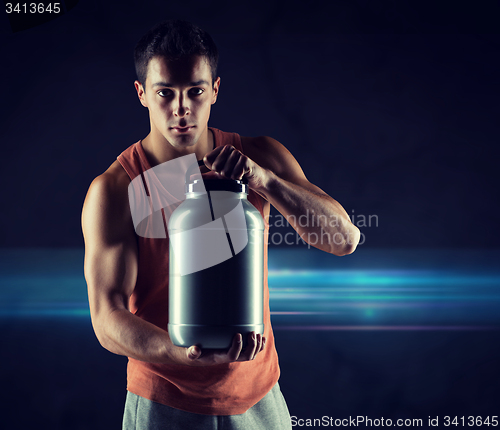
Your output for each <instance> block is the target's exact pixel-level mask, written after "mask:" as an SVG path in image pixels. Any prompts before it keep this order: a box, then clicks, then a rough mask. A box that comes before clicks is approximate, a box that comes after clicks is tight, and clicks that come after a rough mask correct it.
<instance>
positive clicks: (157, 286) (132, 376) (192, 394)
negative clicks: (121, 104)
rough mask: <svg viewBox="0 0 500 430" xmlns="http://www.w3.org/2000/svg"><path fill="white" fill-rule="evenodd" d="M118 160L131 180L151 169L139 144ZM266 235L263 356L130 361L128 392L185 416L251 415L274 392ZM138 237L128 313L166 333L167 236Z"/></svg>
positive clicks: (221, 141)
mask: <svg viewBox="0 0 500 430" xmlns="http://www.w3.org/2000/svg"><path fill="white" fill-rule="evenodd" d="M210 130H211V131H212V132H213V135H214V139H215V146H224V145H228V144H229V145H233V146H234V147H235V148H237V149H238V150H240V151H242V146H241V138H240V136H239V135H238V134H236V133H227V132H223V131H221V130H218V129H216V128H212V127H210ZM242 152H243V151H242ZM117 159H118V161H119V162H120V164H121V165H122V166H123V168H124V169H125V171H126V172H127V174H128V176H129V177H130V179H131V180H133V179H134V178H135V177H137V176H139V175H141V174H142V173H143V172H145V171H147V170H149V169H151V166H150V164H149V162H148V160H147V158H146V154H145V152H144V149H143V147H142V143H141V141H139V142H137V143H135V144H133V145H131V146H130V147H129V148H127V149H126V150H125V151H123V152H122V153H121V154H120V155H119V156H118V157H117ZM151 172H152V171H151ZM149 173H150V172H149ZM149 173H148V175H149ZM146 192H147V190H146ZM248 200H249V201H250V203H252V204H253V205H254V206H255V207H256V208H257V209H258V210H259V211H260V212H261V214H262V216H263V217H264V213H263V203H264V200H263V199H262V197H260V196H259V195H258V194H257V193H255V192H254V191H252V190H250V192H249V195H248ZM162 210H163V209H162ZM164 210H171V209H164ZM268 234H269V224H268V223H265V231H264V243H265V250H264V336H265V337H266V347H265V348H264V351H262V352H261V353H259V354H258V355H257V356H256V358H255V359H254V360H253V361H244V362H235V363H227V364H219V365H215V366H206V367H191V366H187V365H186V366H185V365H173V364H158V363H146V362H143V361H139V360H135V359H133V358H130V357H129V360H128V366H127V390H128V391H130V392H132V393H134V394H137V395H138V396H141V397H144V398H146V399H149V400H152V401H155V402H158V403H162V404H164V405H167V406H170V407H173V408H176V409H181V410H184V411H187V412H193V413H198V414H207V415H236V414H242V413H244V412H245V411H247V410H248V409H249V408H250V407H252V406H253V405H255V404H256V403H257V402H258V401H259V400H261V399H262V398H263V397H264V396H265V395H266V394H267V393H268V392H269V391H270V390H271V388H272V387H273V386H274V385H275V384H276V382H277V381H278V378H279V374H280V370H279V365H278V354H277V352H276V348H275V344H274V336H273V332H272V328H271V317H270V311H269V288H268V283H267V275H268V273H267V244H268ZM136 236H137V243H138V251H139V267H138V273H137V282H136V285H135V288H134V291H133V293H132V295H131V296H130V301H129V306H130V311H131V312H132V313H133V314H135V315H137V316H139V317H140V318H143V319H144V320H146V321H149V322H150V323H152V324H155V325H156V326H158V327H160V328H162V329H164V330H167V325H168V272H169V265H168V252H169V240H168V231H167V232H166V238H164V239H156V238H155V239H152V238H145V237H142V236H140V235H136Z"/></svg>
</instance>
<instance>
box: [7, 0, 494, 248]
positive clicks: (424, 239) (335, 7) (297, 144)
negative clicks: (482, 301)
mask: <svg viewBox="0 0 500 430" xmlns="http://www.w3.org/2000/svg"><path fill="white" fill-rule="evenodd" d="M166 18H181V19H188V20H191V21H193V22H195V23H197V24H199V25H200V26H202V27H204V28H205V29H207V30H208V31H209V32H210V33H211V34H212V35H213V38H214V39H215V41H216V43H217V44H218V47H219V49H220V69H219V71H220V75H221V90H220V97H219V100H218V101H217V103H216V104H215V105H214V107H213V110H212V116H211V119H210V123H209V124H210V125H211V126H213V127H217V128H220V129H222V130H226V131H236V132H239V133H240V134H242V135H250V136H257V135H269V136H272V137H274V138H276V139H277V140H279V141H280V142H282V143H283V144H284V145H285V146H286V147H287V148H288V149H289V150H290V151H291V152H292V154H293V155H294V156H295V157H296V158H297V160H298V161H299V163H300V164H301V166H302V168H303V170H304V171H305V173H306V175H307V177H308V178H309V180H310V181H311V182H313V183H315V184H316V185H318V186H319V187H320V188H322V189H324V190H325V191H326V192H328V193H329V194H330V195H331V196H332V197H334V198H335V199H337V200H338V201H339V202H340V203H341V204H342V205H343V206H344V207H345V209H346V210H347V212H348V213H349V214H350V215H351V216H352V215H353V214H354V216H355V217H359V216H360V215H363V216H365V217H368V216H369V215H376V216H377V218H376V221H377V222H378V227H377V226H376V225H374V224H375V218H372V224H371V226H369V227H366V228H363V227H364V226H363V224H362V218H355V222H356V223H357V224H359V226H360V228H361V229H362V231H363V233H364V234H365V236H366V237H365V243H364V244H363V245H364V246H366V247H398V246H399V247H432V248H439V247H481V248H492V247H496V246H497V244H498V239H499V232H500V230H499V229H498V228H497V222H496V221H497V216H496V213H497V187H498V185H499V177H498V175H497V170H498V168H497V154H498V150H497V145H498V141H499V136H500V133H499V131H500V122H499V121H498V115H499V101H498V100H499V95H500V86H499V85H498V76H500V61H499V50H500V35H499V28H500V3H499V2H498V1H485V2H478V3H475V4H474V5H472V4H471V3H468V2H463V3H461V2H447V1H445V2H414V1H413V2H399V1H335V2H315V1H313V2H307V4H306V3H299V2H284V1H283V2H268V1H265V2H264V1H258V2H251V3H248V4H246V5H243V3H240V2H230V1H228V2H224V1H219V2H216V3H210V2H189V3H186V4H185V5H184V6H183V5H182V3H181V2H177V3H176V2H164V1H146V2H139V1H130V2H125V3H122V2H116V1H115V2H113V1H106V2H101V1H80V2H79V3H78V4H77V5H76V6H75V7H74V8H73V9H72V10H70V11H68V12H67V13H66V14H65V15H63V16H61V17H59V18H57V19H54V20H52V21H50V22H47V23H45V24H42V25H40V26H36V27H33V28H31V29H26V30H24V31H19V32H16V33H12V30H11V28H10V25H9V21H8V18H7V15H6V14H2V16H1V18H0V19H1V20H3V22H1V24H3V27H2V28H3V31H2V37H1V40H2V44H1V51H0V52H1V58H2V67H1V69H0V73H1V75H0V76H1V79H2V82H3V88H2V100H3V103H2V104H1V108H0V109H1V115H0V121H1V122H0V136H1V144H2V150H3V151H2V152H3V166H2V169H1V173H0V174H1V175H2V176H1V180H2V184H4V185H3V187H2V197H3V204H2V211H1V212H0V241H1V242H0V243H1V245H3V246H7V247H13V246H15V247H19V246H21V247H25V246H57V247H61V246H82V245H83V238H82V235H81V230H80V213H81V207H82V204H83V200H84V198H85V194H86V192H87V189H88V186H89V185H90V182H91V181H92V179H93V178H94V177H95V176H97V175H99V174H100V173H102V172H103V171H104V170H106V168H107V167H108V166H109V165H110V164H111V163H112V162H113V161H114V160H115V159H116V156H117V155H118V154H119V153H120V152H121V151H123V150H124V149H125V148H127V147H128V146H129V145H130V144H132V143H134V142H136V141H137V140H139V139H141V138H143V137H145V136H146V135H147V133H148V132H149V120H148V115H147V110H146V109H145V108H143V107H142V106H141V105H140V103H139V101H138V98H137V95H136V93H135V89H134V86H133V81H134V79H135V72H134V64H133V57H132V52H133V48H134V45H135V43H136V42H137V40H138V39H139V38H140V37H141V36H142V35H143V34H144V33H145V32H146V31H147V30H148V29H149V28H150V27H151V26H152V25H154V24H155V23H157V22H158V21H159V20H162V19H166Z"/></svg>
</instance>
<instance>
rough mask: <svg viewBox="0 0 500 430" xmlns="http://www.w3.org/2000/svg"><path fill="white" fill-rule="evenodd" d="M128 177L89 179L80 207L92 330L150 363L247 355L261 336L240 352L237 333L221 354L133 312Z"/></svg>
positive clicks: (110, 345) (134, 256)
mask: <svg viewBox="0 0 500 430" xmlns="http://www.w3.org/2000/svg"><path fill="white" fill-rule="evenodd" d="M127 186H128V180H127V179H126V178H125V177H123V175H120V174H110V173H104V174H103V175H101V176H99V177H97V178H96V179H95V180H94V181H93V182H92V184H91V186H90V188H89V191H88V193H87V197H86V199H85V203H84V206H83V212H82V229H83V235H84V239H85V264H84V271H85V279H86V281H87V286H88V296H89V305H90V314H91V319H92V325H93V327H94V331H95V334H96V336H97V338H98V340H99V342H100V343H101V345H102V346H103V347H104V348H106V349H107V350H109V351H111V352H113V353H115V354H119V355H124V356H127V357H132V358H135V359H137V360H141V361H147V362H151V363H168V364H186V365H194V366H200V365H210V364H217V363H220V362H227V361H244V360H251V359H253V358H254V357H255V355H256V354H257V353H258V352H259V351H261V350H262V348H263V340H262V338H260V335H259V336H258V337H257V338H256V339H255V340H252V341H251V342H249V345H248V347H247V349H246V350H245V351H244V352H243V353H241V352H242V351H241V349H242V344H241V336H239V337H238V336H236V337H235V339H234V341H233V346H232V347H231V349H230V350H229V351H227V352H224V353H217V354H202V351H201V350H200V348H198V347H190V348H181V347H177V346H175V345H174V344H173V343H172V341H171V340H170V337H169V335H168V332H167V331H165V330H162V329H161V328H159V327H157V326H155V325H154V324H151V323H149V322H147V321H145V320H143V319H142V318H139V317H137V316H135V315H134V314H132V313H131V312H130V311H129V308H128V301H129V297H130V295H131V294H132V292H133V290H134V287H135V283H136V280H137V268H138V250H137V243H136V237H135V232H134V230H133V225H132V220H131V215H130V209H129V204H128V194H127Z"/></svg>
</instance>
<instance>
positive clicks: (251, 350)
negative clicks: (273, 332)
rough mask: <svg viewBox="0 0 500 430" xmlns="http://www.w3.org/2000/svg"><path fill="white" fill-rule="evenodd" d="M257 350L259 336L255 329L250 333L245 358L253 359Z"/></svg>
mask: <svg viewBox="0 0 500 430" xmlns="http://www.w3.org/2000/svg"><path fill="white" fill-rule="evenodd" d="M256 350H257V336H256V334H255V332H254V331H252V332H251V333H249V334H248V345H247V347H246V349H245V353H244V360H253V358H254V356H255V352H256Z"/></svg>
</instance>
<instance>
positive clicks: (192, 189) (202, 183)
mask: <svg viewBox="0 0 500 430" xmlns="http://www.w3.org/2000/svg"><path fill="white" fill-rule="evenodd" d="M205 190H206V191H232V192H234V193H245V194H248V184H247V183H246V181H245V182H244V181H240V180H237V179H203V180H202V179H195V180H194V181H192V182H189V183H187V184H186V193H196V192H198V193H200V192H204V191H205Z"/></svg>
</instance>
